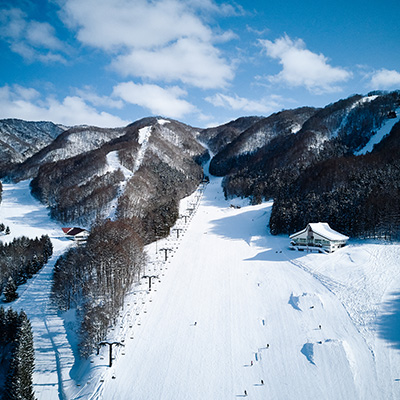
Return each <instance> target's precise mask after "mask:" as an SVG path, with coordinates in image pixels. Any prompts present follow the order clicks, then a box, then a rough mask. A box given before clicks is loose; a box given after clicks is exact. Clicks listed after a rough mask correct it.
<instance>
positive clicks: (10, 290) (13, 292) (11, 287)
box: [3, 276, 18, 303]
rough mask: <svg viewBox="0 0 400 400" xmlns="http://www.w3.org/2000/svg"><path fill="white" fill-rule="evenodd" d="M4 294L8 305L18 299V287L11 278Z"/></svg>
mask: <svg viewBox="0 0 400 400" xmlns="http://www.w3.org/2000/svg"><path fill="white" fill-rule="evenodd" d="M3 293H4V297H5V301H6V302H7V303H9V302H11V301H14V300H15V299H16V298H17V297H18V293H17V285H16V284H15V282H14V279H13V278H12V277H11V276H10V277H9V278H8V282H7V284H6V286H5V288H4V290H3Z"/></svg>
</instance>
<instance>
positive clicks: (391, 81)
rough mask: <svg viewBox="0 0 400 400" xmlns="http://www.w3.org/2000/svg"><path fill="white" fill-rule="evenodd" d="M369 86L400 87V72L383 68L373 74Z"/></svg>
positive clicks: (382, 87) (375, 87)
mask: <svg viewBox="0 0 400 400" xmlns="http://www.w3.org/2000/svg"><path fill="white" fill-rule="evenodd" d="M369 86H371V87H372V88H374V89H391V88H395V87H397V88H398V87H400V73H399V72H397V71H395V70H388V69H385V68H382V69H380V70H379V71H375V72H374V73H373V74H372V76H371V81H370V84H369Z"/></svg>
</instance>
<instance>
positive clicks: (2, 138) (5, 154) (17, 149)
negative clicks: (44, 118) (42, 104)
mask: <svg viewBox="0 0 400 400" xmlns="http://www.w3.org/2000/svg"><path fill="white" fill-rule="evenodd" d="M66 129H67V128H66V127H64V126H62V125H56V124H54V123H52V122H32V121H23V120H20V119H3V120H0V174H1V175H4V174H7V173H8V172H9V171H10V166H11V165H12V164H15V163H21V162H23V161H24V160H26V159H27V158H29V157H31V156H32V155H34V154H35V153H37V152H38V151H39V150H41V149H42V148H44V147H46V146H47V145H49V144H50V143H52V142H53V140H54V139H55V138H56V137H57V136H59V135H60V134H61V133H62V132H63V131H65V130H66Z"/></svg>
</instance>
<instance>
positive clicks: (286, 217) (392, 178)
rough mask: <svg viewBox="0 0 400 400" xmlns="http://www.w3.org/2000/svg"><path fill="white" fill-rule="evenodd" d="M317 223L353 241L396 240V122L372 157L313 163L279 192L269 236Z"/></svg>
mask: <svg viewBox="0 0 400 400" xmlns="http://www.w3.org/2000/svg"><path fill="white" fill-rule="evenodd" d="M316 221H326V222H329V224H330V225H331V226H332V228H334V229H337V230H339V231H340V232H343V233H345V234H347V235H350V236H353V237H364V238H386V239H399V238H400V124H399V123H398V124H396V125H395V127H394V128H393V130H392V132H391V134H390V136H388V137H387V138H385V139H384V140H382V142H381V143H380V144H379V145H378V146H376V149H375V150H374V152H372V153H371V154H367V155H364V156H347V157H339V158H336V159H331V160H327V161H324V162H322V163H319V164H315V165H313V166H311V167H309V168H307V169H305V170H304V171H303V172H302V174H301V175H300V176H299V177H298V178H297V179H296V180H295V181H293V182H292V184H291V185H287V186H285V187H284V188H282V189H281V190H280V192H279V195H278V196H277V198H276V200H275V202H274V206H273V209H272V214H271V220H270V229H271V232H272V233H274V234H278V233H287V234H289V233H293V232H295V231H297V230H299V229H302V228H304V227H305V226H306V225H307V223H308V222H316Z"/></svg>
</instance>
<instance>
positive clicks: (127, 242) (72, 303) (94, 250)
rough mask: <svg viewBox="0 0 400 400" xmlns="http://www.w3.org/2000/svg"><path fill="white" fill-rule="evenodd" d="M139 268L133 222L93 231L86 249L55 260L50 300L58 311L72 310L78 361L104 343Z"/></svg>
mask: <svg viewBox="0 0 400 400" xmlns="http://www.w3.org/2000/svg"><path fill="white" fill-rule="evenodd" d="M144 264H145V254H144V252H143V242H142V240H141V238H140V236H139V235H138V234H137V226H136V225H135V221H134V220H124V221H122V220H118V221H110V220H108V221H106V222H105V223H104V224H101V225H98V226H95V227H94V228H93V229H92V231H91V234H90V236H89V238H88V241H87V244H86V246H84V247H76V248H71V249H70V250H69V251H68V252H67V253H65V255H63V256H61V257H60V258H59V259H58V260H57V263H56V265H55V267H54V277H53V287H52V299H53V300H54V302H55V304H56V305H57V306H58V308H59V309H60V310H70V309H76V311H77V316H78V320H79V323H80V330H79V338H80V344H79V349H80V353H81V355H82V356H85V357H86V356H88V355H89V354H90V353H91V352H92V351H93V349H94V348H95V346H96V344H97V343H98V342H100V341H101V340H103V339H104V337H105V335H106V333H107V328H108V327H109V326H110V325H112V324H113V323H114V322H115V321H114V319H115V318H116V316H117V314H118V311H119V309H120V308H121V306H122V305H123V301H124V297H125V295H126V293H127V291H128V290H130V288H131V286H132V284H133V283H134V282H135V280H138V279H140V277H141V273H142V270H143V267H144Z"/></svg>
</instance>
